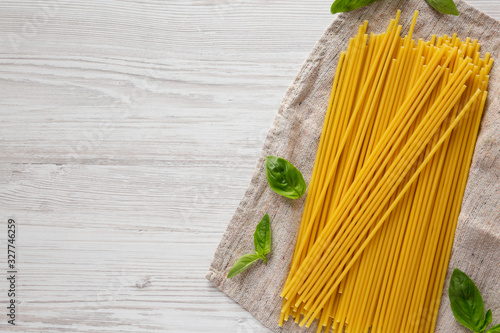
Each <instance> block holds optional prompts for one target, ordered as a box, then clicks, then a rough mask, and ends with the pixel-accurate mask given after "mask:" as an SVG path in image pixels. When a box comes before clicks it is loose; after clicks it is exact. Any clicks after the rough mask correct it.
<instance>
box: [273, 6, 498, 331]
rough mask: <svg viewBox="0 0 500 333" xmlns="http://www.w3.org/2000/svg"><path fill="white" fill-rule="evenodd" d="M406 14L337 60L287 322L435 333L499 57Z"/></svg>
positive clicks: (288, 287)
mask: <svg viewBox="0 0 500 333" xmlns="http://www.w3.org/2000/svg"><path fill="white" fill-rule="evenodd" d="M399 15H400V12H398V14H397V16H396V18H395V19H394V20H391V22H390V24H389V27H388V28H387V31H386V32H385V33H382V34H380V35H375V34H370V36H369V38H368V35H367V34H366V29H367V22H365V23H364V24H363V25H362V26H360V27H359V30H358V34H357V35H356V36H355V37H354V38H353V39H351V40H350V42H349V45H348V48H347V51H346V52H343V53H342V54H341V56H340V59H339V63H338V66H337V69H336V74H335V79H334V82H333V87H332V92H331V97H330V103H329V107H328V111H327V114H326V117H325V122H324V125H323V132H322V135H321V140H320V144H319V148H318V153H317V156H316V161H315V165H314V171H313V175H312V178H311V182H310V185H309V192H308V196H307V200H306V205H305V209H304V212H303V215H302V221H301V225H300V231H299V235H298V238H297V243H296V246H295V252H294V255H293V261H292V266H291V269H290V273H289V275H288V278H287V281H286V283H285V286H284V288H283V291H282V294H281V296H282V297H283V307H282V311H281V318H280V325H281V324H282V323H283V320H289V318H290V316H291V317H293V318H294V319H295V321H296V322H297V323H300V325H301V326H303V325H306V326H309V325H310V324H311V323H312V322H313V321H314V320H315V319H317V320H319V326H318V331H321V330H322V329H323V328H325V330H326V331H329V330H330V329H331V330H332V331H333V332H341V331H342V329H343V327H344V326H345V329H346V332H349V333H358V332H368V330H369V328H370V327H372V332H383V333H385V332H433V331H434V326H435V323H436V318H437V310H438V307H439V300H440V296H441V292H442V288H443V283H444V278H445V274H446V269H447V266H448V260H449V257H450V252H451V248H452V243H453V238H454V232H455V228H456V223H457V219H458V214H459V212H460V205H461V202H462V196H463V193H464V189H465V184H466V181H467V175H468V171H469V166H470V163H471V159H472V155H473V152H474V146H475V142H476V137H477V133H478V130H479V124H480V121H481V115H482V112H483V108H484V104H485V100H486V94H487V92H486V87H487V84H488V73H489V71H490V68H491V66H492V63H493V60H492V59H490V56H489V54H488V53H486V55H485V56H484V58H480V53H479V48H480V45H479V44H478V42H477V41H476V40H473V41H471V40H470V39H469V38H467V39H466V40H465V41H464V40H460V39H459V38H457V36H456V35H455V34H454V35H453V36H451V37H450V36H446V35H444V36H441V37H436V36H433V37H432V39H431V40H430V41H427V42H426V41H423V40H421V39H420V40H418V41H415V40H413V39H412V32H413V28H414V26H415V22H416V19H417V12H416V13H415V15H414V17H413V21H412V23H411V26H410V29H409V33H408V35H407V36H405V37H404V38H401V37H400V33H401V26H400V25H398V20H399Z"/></svg>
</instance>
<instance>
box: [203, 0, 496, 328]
mask: <svg viewBox="0 0 500 333" xmlns="http://www.w3.org/2000/svg"><path fill="white" fill-rule="evenodd" d="M456 3H457V7H458V10H459V12H460V16H458V17H455V16H450V15H441V14H439V13H437V12H436V11H435V10H433V9H432V8H431V7H430V6H429V5H428V4H427V3H426V2H425V1H424V0H404V1H391V0H379V1H377V2H375V3H374V4H372V5H370V6H368V7H365V8H361V9H358V10H355V11H352V12H349V13H344V14H341V15H339V16H338V17H337V18H336V19H335V20H334V21H333V22H332V24H331V25H330V27H329V28H328V29H327V30H326V31H325V33H324V34H323V36H322V37H321V38H320V40H319V41H318V43H317V44H316V46H315V47H314V49H313V50H312V52H311V54H310V55H309V56H308V58H307V59H306V61H305V63H304V64H303V66H302V68H301V70H300V72H299V73H298V75H297V77H296V79H295V80H294V82H293V83H292V85H291V86H290V88H289V90H288V91H287V93H286V95H285V97H284V99H283V102H282V104H281V106H280V108H279V110H278V114H277V115H276V118H275V120H274V123H273V125H272V127H271V128H270V130H269V132H268V135H267V138H266V140H265V144H264V147H263V150H262V153H261V154H260V157H259V159H258V161H257V165H256V168H255V171H254V174H253V176H252V179H251V181H250V184H249V186H248V189H247V190H246V193H245V195H244V197H243V199H242V200H241V202H240V204H239V206H238V208H237V209H236V212H235V214H234V216H233V218H232V219H231V221H230V222H229V225H228V227H227V230H226V232H225V233H224V235H223V237H222V240H221V242H220V244H219V246H218V248H217V250H216V252H215V255H214V258H213V260H212V263H211V265H210V269H209V272H208V274H207V278H208V280H210V281H211V282H212V283H213V284H214V285H215V286H216V287H217V288H219V289H220V290H221V291H222V292H224V293H225V294H227V295H228V296H229V297H230V298H232V299H233V300H234V301H236V302H237V303H239V304H240V305H241V306H242V307H244V308H245V309H247V310H248V311H249V312H250V313H251V314H252V315H253V316H254V317H255V318H257V319H258V320H259V321H260V322H262V323H263V324H264V325H265V326H267V327H268V328H270V329H271V331H273V332H315V330H316V327H315V325H316V324H313V325H312V326H311V328H309V329H307V328H305V327H304V328H301V327H299V326H298V325H297V324H295V323H293V321H291V320H290V321H288V322H285V324H284V325H283V327H278V318H279V314H280V309H281V305H282V299H281V298H280V296H279V295H280V293H281V289H282V287H283V284H284V282H285V279H286V277H287V274H288V270H289V268H290V263H291V260H292V255H293V251H294V247H295V240H296V237H297V233H298V230H299V224H300V220H301V215H302V210H303V208H304V204H305V198H306V196H305V195H304V196H303V197H302V198H300V199H298V200H290V199H287V198H284V197H282V196H279V195H278V194H276V193H275V192H273V191H272V190H271V189H270V187H269V185H268V183H267V179H266V173H265V169H264V158H265V157H266V156H268V155H275V156H280V157H283V158H285V159H287V160H289V161H290V162H292V163H293V164H294V165H295V166H296V167H297V168H298V169H299V170H301V172H302V174H303V175H304V179H305V180H306V182H307V183H308V182H309V180H310V178H311V174H312V170H313V166H314V159H315V156H316V150H317V146H318V143H319V137H320V134H321V129H322V125H323V120H324V117H325V112H326V108H327V103H328V98H329V93H330V89H331V84H332V82H333V76H334V72H335V68H336V65H337V61H338V58H339V55H340V52H341V51H343V50H346V48H347V43H348V41H349V38H351V37H352V36H354V35H355V34H356V32H357V28H358V26H359V25H360V24H362V22H363V21H364V20H368V21H369V24H368V33H370V32H374V33H381V32H383V31H384V30H385V29H386V28H387V25H388V24H389V20H390V19H392V18H394V17H395V15H396V11H397V9H401V10H402V15H401V19H400V22H401V24H403V32H402V35H404V34H406V31H407V30H408V27H409V24H410V21H411V16H412V15H413V11H414V10H419V11H420V14H419V17H418V21H417V24H416V28H415V32H414V37H415V38H417V39H418V38H422V39H424V40H429V39H430V37H431V35H433V34H436V35H438V36H439V35H443V34H447V35H452V34H453V33H457V34H458V37H460V38H461V39H465V38H466V37H471V38H473V39H474V38H476V39H478V40H479V42H480V43H481V49H482V56H484V52H490V53H491V55H492V57H493V58H494V59H495V60H498V59H499V56H500V22H498V21H496V20H494V19H493V18H491V17H489V16H487V15H486V14H484V13H482V12H481V11H479V10H477V9H476V8H474V7H472V6H470V5H468V4H467V3H466V2H464V1H460V0H459V1H457V2H456ZM488 90H489V94H488V100H487V104H486V109H485V112H484V116H483V120H482V123H481V130H480V133H479V136H478V139H477V144H476V148H475V152H474V157H473V161H472V165H471V169H470V173H469V178H468V182H467V187H466V190H465V195H464V199H463V202H462V209H461V213H460V216H459V221H458V226H457V231H456V235H455V241H454V245H453V250H452V255H451V259H450V263H449V267H448V273H447V277H446V284H445V287H444V289H443V295H442V296H441V306H440V310H439V315H438V323H437V326H436V332H467V330H466V329H465V328H462V327H461V326H460V325H459V324H458V323H457V322H456V320H455V319H454V317H453V314H452V312H451V310H450V307H449V301H448V292H447V290H448V282H449V278H450V275H451V272H452V270H453V268H460V269H461V270H463V271H465V272H466V273H467V274H468V275H469V276H470V277H471V278H472V279H473V280H474V281H475V282H476V284H477V286H478V288H479V290H481V292H482V294H483V297H484V302H485V307H486V309H488V308H491V309H492V311H493V318H494V319H493V324H498V323H500V282H499V278H500V98H499V96H500V66H498V64H497V65H493V68H492V71H491V73H490V82H489V89H488ZM265 213H268V214H269V216H270V217H271V227H272V252H271V253H270V255H268V264H267V265H265V264H264V263H263V262H262V261H260V262H259V263H257V264H254V266H252V268H251V269H249V270H247V271H245V272H243V273H242V274H240V275H238V276H236V277H234V278H232V279H226V275H227V273H228V271H229V269H230V268H231V266H232V265H233V264H234V262H235V261H236V259H237V258H239V257H240V256H242V255H243V254H247V253H250V252H252V251H253V247H254V245H253V232H254V231H255V227H256V225H257V224H258V223H259V221H260V220H261V218H262V216H263V215H264V214H265Z"/></svg>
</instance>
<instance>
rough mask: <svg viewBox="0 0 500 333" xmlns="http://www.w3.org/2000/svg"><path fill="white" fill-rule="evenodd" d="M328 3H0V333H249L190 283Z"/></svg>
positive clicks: (321, 25) (496, 11) (248, 324)
mask: <svg viewBox="0 0 500 333" xmlns="http://www.w3.org/2000/svg"><path fill="white" fill-rule="evenodd" d="M330 1H331V0H330ZM330 1H329V0H315V1H305V0H254V1H250V0H232V1H231V0H175V1H158V0H135V1H134V0H120V1H118V0H107V1H96V2H94V1H84V0H78V1H75V0H73V1H70V0H67V1H65V0H48V1H27V0H22V1H20V0H16V1H14V0H9V1H6V0H2V1H1V2H0V184H1V186H0V218H1V226H2V227H1V228H0V240H1V243H0V246H1V248H0V262H1V263H2V264H0V267H1V271H6V270H7V267H6V260H7V258H6V256H7V254H6V234H7V228H6V224H7V219H8V218H14V219H15V220H16V222H17V224H18V233H17V244H16V245H17V260H18V265H17V268H18V270H19V273H18V279H17V301H18V304H17V326H16V327H11V326H10V325H7V317H6V315H5V314H4V313H6V309H5V306H6V305H7V281H6V280H5V279H0V308H1V309H4V310H1V311H0V331H2V332H13V331H19V332H170V331H171V332H254V333H257V332H267V329H265V328H264V327H263V326H262V325H260V324H259V323H258V322H257V321H256V320H255V319H253V317H252V316H251V315H249V314H248V313H247V312H246V311H245V310H243V309H242V308H240V306H239V305H237V304H235V303H234V302H233V301H231V300H230V299H229V298H227V297H226V296H224V295H223V294H222V293H220V292H219V291H218V290H217V289H216V288H214V287H213V286H211V284H210V283H209V282H208V281H207V280H205V273H206V271H207V269H208V267H209V264H210V260H211V257H212V255H213V253H214V251H215V248H216V246H217V244H218V242H219V240H220V237H221V236H222V233H223V232H224V230H225V228H226V225H227V223H228V221H229V219H230V218H231V216H232V214H233V212H234V210H235V208H236V207H237V204H238V202H239V200H240V199H241V197H242V196H243V193H244V190H245V188H246V186H247V184H248V181H249V180H250V176H251V173H252V171H253V168H254V166H255V161H256V159H257V156H258V154H259V151H260V148H261V146H262V143H263V141H264V138H265V135H266V132H267V130H268V128H269V126H270V124H271V122H272V120H273V118H274V116H275V113H276V111H277V108H278V105H279V103H280V101H281V98H282V97H283V95H284V93H285V91H286V90H287V87H288V85H289V84H290V82H291V80H292V79H293V78H294V76H295V75H296V73H297V71H298V70H299V68H300V66H301V64H302V61H303V60H304V59H305V57H306V56H307V54H308V53H309V51H310V50H311V48H312V47H313V46H314V44H315V42H316V40H317V39H318V38H319V37H320V36H321V34H322V32H323V31H324V30H325V29H326V27H327V26H328V25H329V23H330V22H331V20H332V19H333V18H334V16H332V15H331V14H329V6H330ZM384 1H388V0H384ZM422 1H423V0H422ZM470 3H472V4H474V5H476V6H477V7H478V8H480V9H482V10H484V11H485V12H486V13H488V14H489V15H491V16H493V17H495V18H497V19H500V6H499V2H498V0H482V1H472V0H471V1H470ZM2 276H3V275H2ZM2 281H3V282H2Z"/></svg>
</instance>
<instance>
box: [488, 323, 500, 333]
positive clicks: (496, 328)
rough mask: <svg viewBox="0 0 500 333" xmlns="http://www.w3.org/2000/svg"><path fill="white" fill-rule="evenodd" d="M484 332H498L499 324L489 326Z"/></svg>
mask: <svg viewBox="0 0 500 333" xmlns="http://www.w3.org/2000/svg"><path fill="white" fill-rule="evenodd" d="M486 333H500V324H498V325H495V326H493V327H491V328H490V329H489V330H487V331H486Z"/></svg>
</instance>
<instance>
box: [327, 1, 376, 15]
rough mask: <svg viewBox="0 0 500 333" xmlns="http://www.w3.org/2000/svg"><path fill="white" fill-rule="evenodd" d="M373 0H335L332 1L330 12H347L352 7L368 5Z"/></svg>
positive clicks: (352, 8)
mask: <svg viewBox="0 0 500 333" xmlns="http://www.w3.org/2000/svg"><path fill="white" fill-rule="evenodd" d="M375 1H377V0H335V2H334V3H332V7H331V8H330V12H331V13H332V14H336V13H343V12H348V11H351V10H354V9H358V8H361V7H364V6H368V5H369V4H372V3H374V2H375Z"/></svg>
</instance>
